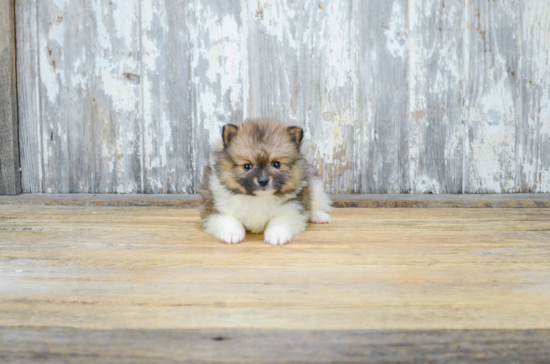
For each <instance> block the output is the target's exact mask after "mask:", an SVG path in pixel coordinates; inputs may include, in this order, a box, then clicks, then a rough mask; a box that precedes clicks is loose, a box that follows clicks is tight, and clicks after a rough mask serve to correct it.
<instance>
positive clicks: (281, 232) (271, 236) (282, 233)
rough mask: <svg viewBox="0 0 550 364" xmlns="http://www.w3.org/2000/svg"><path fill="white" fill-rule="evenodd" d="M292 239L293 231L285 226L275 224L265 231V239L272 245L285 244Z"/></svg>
mask: <svg viewBox="0 0 550 364" xmlns="http://www.w3.org/2000/svg"><path fill="white" fill-rule="evenodd" d="M290 239H292V233H291V232H290V231H289V230H288V229H285V228H283V227H280V226H274V227H270V228H268V229H267V230H266V231H265V234H264V240H265V242H266V243H268V244H271V245H284V244H286V243H290Z"/></svg>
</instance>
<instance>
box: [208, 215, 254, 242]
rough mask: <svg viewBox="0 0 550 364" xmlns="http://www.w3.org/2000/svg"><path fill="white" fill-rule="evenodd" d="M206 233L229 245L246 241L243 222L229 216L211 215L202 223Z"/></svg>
mask: <svg viewBox="0 0 550 364" xmlns="http://www.w3.org/2000/svg"><path fill="white" fill-rule="evenodd" d="M202 223H203V225H204V227H205V228H206V229H205V231H206V232H207V233H209V234H212V235H214V237H215V238H216V239H218V240H221V241H222V242H224V243H227V244H237V243H240V242H242V241H243V240H244V235H245V230H244V226H243V224H241V222H240V221H239V220H238V219H237V218H235V217H233V216H229V215H221V214H215V215H210V216H208V217H207V218H206V219H204V220H203V221H202Z"/></svg>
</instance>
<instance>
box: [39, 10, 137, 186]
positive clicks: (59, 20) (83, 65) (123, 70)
mask: <svg viewBox="0 0 550 364" xmlns="http://www.w3.org/2000/svg"><path fill="white" fill-rule="evenodd" d="M37 6H38V9H37V11H38V17H39V25H38V26H39V29H38V32H39V60H40V82H41V86H40V93H41V110H42V124H43V125H42V128H43V131H42V135H43V138H44V139H43V140H44V147H43V158H44V176H43V178H44V182H43V183H44V187H43V188H44V192H47V193H68V192H80V193H82V192H102V193H113V192H119V193H128V192H137V191H139V190H140V179H141V177H140V169H141V167H140V156H139V146H140V143H139V139H140V138H139V137H140V136H139V130H138V126H139V82H140V80H139V76H138V74H139V63H138V60H139V52H138V50H139V42H138V24H139V23H138V18H139V14H138V7H137V3H128V2H126V1H119V2H113V1H107V0H105V1H103V2H100V3H94V4H91V5H89V4H85V3H84V2H82V1H80V0H72V1H69V2H64V3H60V4H58V3H56V2H52V1H45V2H40V3H38V4H37ZM88 23H89V24H91V25H90V26H85V24H88Z"/></svg>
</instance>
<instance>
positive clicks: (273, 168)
mask: <svg viewBox="0 0 550 364" xmlns="http://www.w3.org/2000/svg"><path fill="white" fill-rule="evenodd" d="M222 138H223V150H222V151H221V154H220V156H221V158H220V159H219V160H218V165H217V168H218V173H219V176H220V179H221V182H222V183H223V184H224V185H225V186H226V187H227V188H228V189H229V190H230V191H232V192H234V193H240V194H248V195H261V194H277V195H283V194H286V193H290V192H293V191H295V190H296V189H297V188H298V187H299V186H300V185H301V183H302V181H303V179H304V174H305V168H306V164H305V161H304V158H303V156H302V154H301V153H300V145H301V143H302V138H303V131H302V129H301V128H299V127H296V126H290V127H289V126H287V125H285V124H283V123H280V122H278V121H275V120H247V121H246V122H244V123H239V124H238V125H233V124H227V125H225V126H224V128H223V131H222Z"/></svg>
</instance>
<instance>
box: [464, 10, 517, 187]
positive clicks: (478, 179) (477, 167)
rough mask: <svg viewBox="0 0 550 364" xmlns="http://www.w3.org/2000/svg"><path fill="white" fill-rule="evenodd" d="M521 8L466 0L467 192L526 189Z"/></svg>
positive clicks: (465, 98) (465, 99) (465, 103)
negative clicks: (522, 149)
mask: <svg viewBox="0 0 550 364" xmlns="http://www.w3.org/2000/svg"><path fill="white" fill-rule="evenodd" d="M519 9H520V4H519V2H517V1H515V0H506V1H485V0H468V1H466V28H465V35H464V41H465V54H464V57H465V61H464V63H465V64H464V70H463V72H464V75H465V76H466V77H465V78H466V83H465V85H464V89H463V98H464V113H465V119H466V123H467V128H468V133H467V138H466V142H465V144H466V146H465V148H467V149H466V151H465V158H464V163H465V190H464V192H466V193H476V192H477V193H480V192H481V193H501V192H519V191H521V188H520V183H519V181H520V178H519V174H518V169H519V163H520V161H519V160H518V159H519V155H518V128H519V123H520V120H519V116H520V115H519V110H520V102H521V101H520V100H521V95H520V87H519V77H520V75H521V72H520V68H519V67H520V57H521V53H520V49H519V40H520V36H521V35H520V29H519V25H520V24H519ZM521 122H524V121H523V120H522V121H521Z"/></svg>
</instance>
